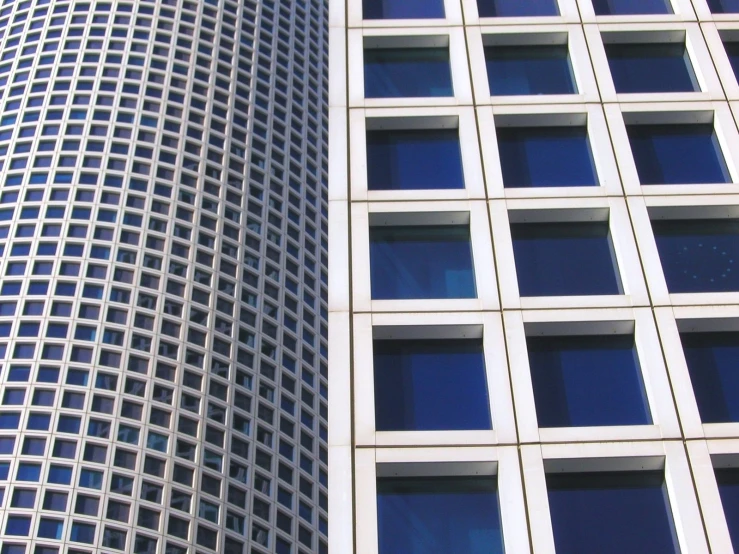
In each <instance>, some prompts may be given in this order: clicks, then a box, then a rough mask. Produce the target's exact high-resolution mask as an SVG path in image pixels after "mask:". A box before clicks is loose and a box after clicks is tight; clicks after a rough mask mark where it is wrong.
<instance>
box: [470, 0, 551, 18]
mask: <svg viewBox="0 0 739 554" xmlns="http://www.w3.org/2000/svg"><path fill="white" fill-rule="evenodd" d="M477 11H478V13H479V15H480V17H521V16H529V17H532V16H542V15H559V8H558V7H557V0H477Z"/></svg>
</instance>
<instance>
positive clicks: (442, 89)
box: [364, 48, 454, 98]
mask: <svg viewBox="0 0 739 554" xmlns="http://www.w3.org/2000/svg"><path fill="white" fill-rule="evenodd" d="M364 95H365V96H366V97H367V98H409V97H423V96H453V95H454V91H453V89H452V73H451V69H450V66H449V50H448V49H447V48H396V49H389V48H382V49H379V48H375V49H367V50H365V51H364Z"/></svg>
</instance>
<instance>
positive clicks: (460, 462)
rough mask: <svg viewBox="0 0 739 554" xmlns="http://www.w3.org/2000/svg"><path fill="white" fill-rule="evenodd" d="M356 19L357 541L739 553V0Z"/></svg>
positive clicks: (333, 243) (336, 0)
mask: <svg viewBox="0 0 739 554" xmlns="http://www.w3.org/2000/svg"><path fill="white" fill-rule="evenodd" d="M329 12H330V26H331V27H330V45H331V55H330V79H329V86H330V93H329V113H330V116H329V119H330V123H329V125H330V130H331V131H330V136H331V145H330V148H331V155H330V172H329V205H330V208H329V212H330V217H329V245H330V255H329V268H330V269H329V321H330V323H329V334H330V338H329V350H330V355H329V360H330V371H329V373H330V387H331V392H332V396H331V404H330V412H329V415H330V423H329V460H330V464H329V467H330V472H329V482H330V485H329V491H330V493H329V506H330V513H331V519H330V525H329V527H330V533H329V546H330V550H331V552H333V553H334V554H348V553H354V554H396V553H401V552H402V553H404V554H409V553H413V554H416V553H423V554H439V553H445V554H446V553H451V552H455V553H457V552H459V553H465V554H469V553H474V554H491V553H499V552H503V551H505V552H508V553H515V554H520V553H524V552H536V553H552V552H555V551H556V552H559V553H567V554H573V553H577V554H580V553H592V552H599V553H623V552H633V553H653V552H675V553H676V552H682V553H684V554H685V553H707V552H714V553H716V552H722V553H724V552H732V551H736V552H739V523H738V522H739V490H738V489H739V470H737V469H736V468H737V467H739V465H738V462H739V388H738V387H737V376H738V375H739V369H738V368H739V364H737V361H739V272H738V271H737V268H736V267H735V265H736V263H738V262H739V257H738V256H739V134H738V133H737V122H738V121H739V119H738V116H739V111H738V109H739V103H737V101H738V100H739V85H738V84H737V75H739V42H738V41H739V2H736V1H735V0H435V1H434V0H428V1H425V2H414V1H409V0H363V1H362V0H331V1H330V9H329Z"/></svg>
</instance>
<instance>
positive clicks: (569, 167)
mask: <svg viewBox="0 0 739 554" xmlns="http://www.w3.org/2000/svg"><path fill="white" fill-rule="evenodd" d="M495 132H496V134H497V136H498V151H499V153H500V164H501V169H502V170H503V185H504V186H505V187H507V188H518V187H587V186H596V185H598V176H597V175H596V173H595V164H594V162H593V153H592V151H591V149H590V141H589V140H588V131H587V129H586V128H585V127H498V128H497V129H496V130H495Z"/></svg>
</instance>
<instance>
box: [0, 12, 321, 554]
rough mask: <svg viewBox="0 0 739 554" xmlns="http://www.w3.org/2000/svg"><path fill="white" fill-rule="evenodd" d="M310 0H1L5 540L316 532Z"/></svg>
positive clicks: (207, 538) (204, 544)
mask: <svg viewBox="0 0 739 554" xmlns="http://www.w3.org/2000/svg"><path fill="white" fill-rule="evenodd" d="M327 23H328V22H327V6H326V5H325V4H324V3H323V2H320V1H314V0H298V1H288V0H262V1H259V2H257V1H252V0H162V1H158V0H111V1H97V0H95V1H91V2H85V1H67V0H5V1H4V2H2V6H0V107H1V110H2V111H1V114H0V183H2V185H0V188H1V189H2V190H0V220H1V221H0V237H2V239H1V240H0V251H1V252H2V256H1V257H0V272H1V277H0V280H1V281H2V283H1V284H0V335H1V337H0V352H1V353H2V360H3V362H2V369H1V370H0V387H1V389H2V390H1V392H0V477H1V478H2V483H0V489H1V494H0V497H1V498H2V504H1V508H0V526H1V530H0V534H1V535H2V536H1V537H0V552H2V554H21V553H24V554H55V553H60V554H83V553H84V554H91V553H113V552H132V553H142V554H143V553H147V554H154V553H158V554H163V553H166V554H185V553H189V554H196V553H198V554H200V553H203V554H205V553H208V552H219V553H221V552H228V553H230V554H232V553H236V552H238V553H241V552H244V553H247V552H248V553H251V554H257V553H259V554H270V553H278V554H288V553H290V554H300V553H302V554H312V553H317V552H326V551H327V544H326V532H327V512H326V510H327V489H326V486H327V466H326V464H327V448H326V441H327V428H326V418H327V382H326V379H327V366H326V354H327V352H326V349H327V346H326V338H327V326H326V322H327V316H328V308H327V294H326V283H327V272H326V266H327V250H326V249H327V243H326V232H327V229H326V216H327V204H326V194H325V191H326V190H327V133H328V123H327V116H328V104H327V93H326V92H327V88H326V84H327V79H328V73H327V71H328V69H327V57H328V50H327V33H328V24H327Z"/></svg>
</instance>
